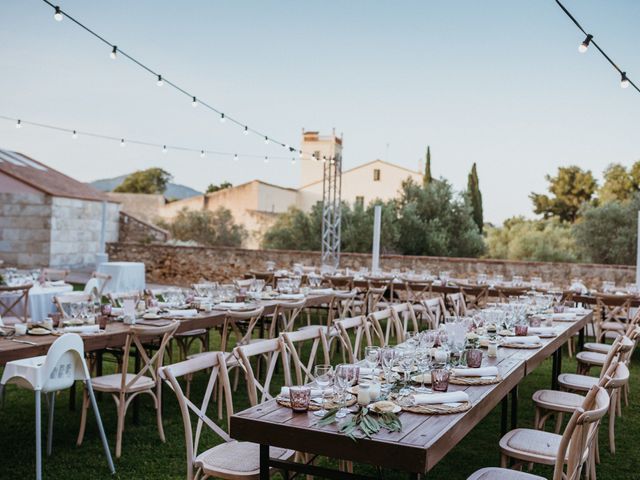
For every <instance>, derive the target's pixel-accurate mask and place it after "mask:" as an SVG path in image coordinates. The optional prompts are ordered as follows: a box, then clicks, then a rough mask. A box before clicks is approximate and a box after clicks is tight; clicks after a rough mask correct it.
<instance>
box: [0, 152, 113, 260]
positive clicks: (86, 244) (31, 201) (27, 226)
mask: <svg viewBox="0 0 640 480" xmlns="http://www.w3.org/2000/svg"><path fill="white" fill-rule="evenodd" d="M119 209H120V206H119V204H118V203H116V202H114V201H112V200H110V199H109V198H108V197H107V196H105V195H104V194H103V193H102V192H99V191H98V190H96V189H95V188H93V187H91V186H89V185H87V184H85V183H82V182H79V181H77V180H74V179H73V178H71V177H68V176H67V175H64V174H62V173H60V172H58V171H56V170H54V169H52V168H51V167H48V166H47V165H44V164H43V163H40V162H38V161H36V160H34V159H32V158H29V157H27V156H26V155H23V154H21V153H18V152H13V151H9V150H1V149H0V260H3V261H4V265H5V266H17V267H25V268H29V267H43V266H51V267H73V268H78V267H83V266H90V265H93V264H95V262H96V254H98V253H101V252H103V251H104V250H103V249H104V242H115V241H117V240H118V225H119Z"/></svg>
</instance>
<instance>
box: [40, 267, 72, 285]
mask: <svg viewBox="0 0 640 480" xmlns="http://www.w3.org/2000/svg"><path fill="white" fill-rule="evenodd" d="M42 275H43V277H44V280H45V281H46V282H57V281H60V280H66V279H67V277H68V276H69V270H65V269H60V268H43V269H42Z"/></svg>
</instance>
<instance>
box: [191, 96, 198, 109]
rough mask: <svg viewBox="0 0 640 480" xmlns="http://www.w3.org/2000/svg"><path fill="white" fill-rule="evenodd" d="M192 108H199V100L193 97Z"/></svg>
mask: <svg viewBox="0 0 640 480" xmlns="http://www.w3.org/2000/svg"><path fill="white" fill-rule="evenodd" d="M191 106H192V107H193V108H196V107H197V106H198V99H197V98H196V97H193V100H192V101H191Z"/></svg>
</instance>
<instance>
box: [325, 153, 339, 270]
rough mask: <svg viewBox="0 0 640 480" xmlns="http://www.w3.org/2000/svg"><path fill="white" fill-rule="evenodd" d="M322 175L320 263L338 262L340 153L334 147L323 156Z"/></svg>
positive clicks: (328, 264)
mask: <svg viewBox="0 0 640 480" xmlns="http://www.w3.org/2000/svg"><path fill="white" fill-rule="evenodd" d="M323 162H324V169H323V175H322V265H327V266H331V267H334V268H337V267H338V265H339V264H340V232H341V227H340V225H341V219H342V213H341V207H342V202H341V191H342V153H336V151H335V147H334V149H333V155H332V156H331V157H330V158H326V159H324V158H323Z"/></svg>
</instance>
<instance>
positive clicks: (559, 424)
mask: <svg viewBox="0 0 640 480" xmlns="http://www.w3.org/2000/svg"><path fill="white" fill-rule="evenodd" d="M563 418H564V414H563V413H561V412H558V413H556V426H555V428H554V430H553V431H554V432H555V433H557V434H560V430H562V419H563Z"/></svg>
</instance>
